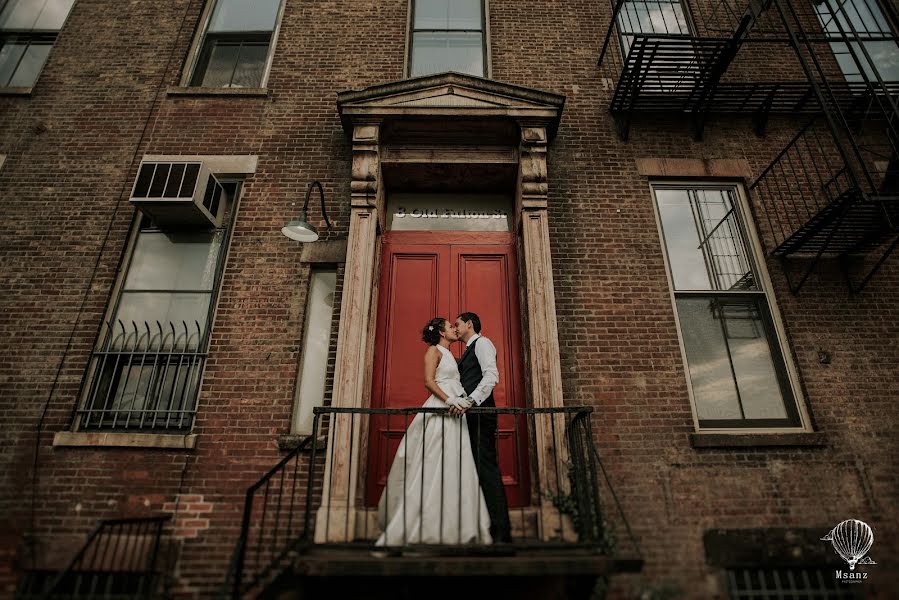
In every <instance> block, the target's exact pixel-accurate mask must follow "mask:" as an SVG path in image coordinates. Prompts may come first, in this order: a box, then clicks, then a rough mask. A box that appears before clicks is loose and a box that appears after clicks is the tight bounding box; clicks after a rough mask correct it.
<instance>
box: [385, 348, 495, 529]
mask: <svg viewBox="0 0 899 600" xmlns="http://www.w3.org/2000/svg"><path fill="white" fill-rule="evenodd" d="M437 348H438V349H439V350H440V352H441V353H442V356H441V357H440V362H439V363H438V364H437V375H436V377H435V380H436V383H437V385H438V386H440V389H441V390H443V391H444V392H445V393H446V394H447V395H448V396H449V397H450V398H453V397H456V396H459V395H461V394H463V393H464V391H465V390H464V389H463V388H462V382H461V381H460V380H459V368H458V367H457V366H456V359H455V358H454V357H453V354H452V353H451V352H450V351H449V350H447V349H446V348H444V347H443V346H441V345H439V344H438V345H437ZM422 406H423V408H446V404H445V403H444V402H443V401H441V400H440V399H439V398H437V397H436V396H434V395H433V394H432V395H431V396H430V397H428V399H427V401H425V403H424V404H423V405H422ZM378 525H379V526H380V528H381V531H382V532H383V533H382V534H381V536H380V537H379V538H378V540H377V541H376V542H375V545H376V546H403V545H406V544H468V543H481V544H489V543H491V542H492V540H491V537H490V531H489V529H490V514H489V513H488V512H487V503H486V502H485V501H484V494H483V492H481V486H480V484H479V483H478V472H477V469H476V468H475V464H474V456H473V455H472V453H471V441H470V440H469V437H468V423H467V420H466V417H465V416H464V415H463V416H462V417H461V418H458V417H453V416H452V415H449V414H448V413H418V414H416V415H415V418H414V419H413V420H412V422H411V423H410V424H409V427H408V429H406V434H405V435H404V436H403V439H402V440H400V445H399V448H398V449H397V452H396V457H395V458H394V459H393V465H391V467H390V473H389V474H388V475H387V486H386V487H385V488H384V492H383V493H382V494H381V500H380V502H379V503H378Z"/></svg>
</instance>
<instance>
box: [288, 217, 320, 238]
mask: <svg viewBox="0 0 899 600" xmlns="http://www.w3.org/2000/svg"><path fill="white" fill-rule="evenodd" d="M281 233H283V234H284V235H286V236H287V237H289V238H290V239H292V240H296V241H298V242H314V241H315V240H317V239H318V229H316V228H315V227H314V226H313V225H310V224H309V223H307V222H306V221H300V220H298V221H291V222H290V223H288V224H287V225H285V226H284V227H282V228H281Z"/></svg>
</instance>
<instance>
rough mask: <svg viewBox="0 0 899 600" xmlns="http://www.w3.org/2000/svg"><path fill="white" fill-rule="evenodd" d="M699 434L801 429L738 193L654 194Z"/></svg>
mask: <svg viewBox="0 0 899 600" xmlns="http://www.w3.org/2000/svg"><path fill="white" fill-rule="evenodd" d="M653 193H654V197H655V204H656V209H657V211H658V218H659V223H660V226H661V234H662V241H663V244H664V250H665V255H666V264H667V269H668V274H669V277H670V282H671V291H672V295H673V297H674V305H675V309H676V313H677V320H678V324H679V332H680V337H681V343H682V345H683V350H684V354H685V359H686V363H687V373H688V383H689V386H690V391H691V397H692V399H693V404H694V409H695V412H696V417H697V421H698V423H699V427H700V428H712V429H717V428H793V427H800V426H801V419H800V416H799V410H798V405H797V402H798V400H797V393H796V392H795V391H794V386H793V383H792V377H791V374H790V370H789V368H788V364H787V360H788V357H787V354H786V343H785V341H784V340H782V339H781V338H782V336H781V334H780V328H779V327H778V324H777V323H776V321H775V319H776V318H777V316H776V305H775V303H774V301H773V299H772V298H771V296H770V293H769V291H768V284H767V275H766V274H765V272H764V263H763V261H762V260H761V255H760V252H759V251H758V248H757V246H756V245H755V244H756V242H755V241H754V239H755V238H754V237H753V236H752V235H750V229H749V222H748V221H747V218H746V216H745V214H744V210H743V208H742V206H743V204H742V202H741V197H740V195H739V191H738V190H737V189H736V188H734V187H723V186H722V187H718V186H703V187H700V186H697V187H681V186H668V185H664V186H663V185H656V186H653Z"/></svg>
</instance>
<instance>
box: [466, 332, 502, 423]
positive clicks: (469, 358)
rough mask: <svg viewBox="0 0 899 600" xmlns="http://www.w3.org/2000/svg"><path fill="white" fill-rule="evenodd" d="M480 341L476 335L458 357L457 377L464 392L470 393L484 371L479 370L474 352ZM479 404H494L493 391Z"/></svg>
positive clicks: (479, 381)
mask: <svg viewBox="0 0 899 600" xmlns="http://www.w3.org/2000/svg"><path fill="white" fill-rule="evenodd" d="M479 341H481V338H480V337H478V338H477V339H476V340H475V341H473V342H472V343H471V345H470V346H469V347H468V348H466V349H465V353H464V354H463V355H462V358H460V359H459V377H460V378H461V379H462V387H463V388H465V393H466V394H469V395H470V394H471V393H472V392H473V391H475V389H476V388H477V387H478V384H479V383H481V379H482V378H483V377H484V373H483V372H482V371H481V363H479V362H478V355H477V354H475V353H474V347H475V346H476V345H477V344H478V342H479ZM481 406H496V403H495V402H493V392H492V391H491V392H490V395H489V396H487V399H486V400H484V402H482V403H481Z"/></svg>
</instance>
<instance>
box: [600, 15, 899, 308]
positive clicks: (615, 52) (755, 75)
mask: <svg viewBox="0 0 899 600" xmlns="http://www.w3.org/2000/svg"><path fill="white" fill-rule="evenodd" d="M894 11H895V8H892V6H891V5H888V4H887V3H884V2H880V1H879V0H708V1H707V2H693V3H691V2H688V0H614V2H613V6H612V18H611V22H610V23H609V27H608V29H607V31H606V33H605V37H604V40H603V45H602V50H601V53H600V59H599V63H600V66H601V68H602V71H603V75H604V76H606V77H608V78H609V79H610V80H611V81H612V83H613V89H612V93H611V101H610V103H609V112H610V113H611V114H612V116H613V118H614V119H615V123H616V126H617V130H618V134H619V136H620V137H621V138H622V139H623V140H626V139H627V138H628V136H629V134H630V130H631V127H632V126H633V125H634V124H635V123H636V120H637V119H638V117H640V116H653V117H658V116H662V117H664V116H668V117H671V116H682V117H686V118H687V120H688V121H689V122H690V124H691V127H692V130H693V134H694V136H695V137H696V138H697V139H699V138H701V137H702V135H703V131H704V128H705V125H706V121H707V119H708V117H709V115H711V114H727V115H734V116H745V117H751V120H752V124H753V126H754V129H755V132H756V133H757V134H758V135H762V134H764V132H765V127H766V125H767V123H768V121H769V119H770V118H771V117H773V116H787V117H789V116H793V117H799V118H800V119H801V122H802V125H801V126H800V127H799V129H798V132H797V133H796V135H795V136H793V138H792V139H791V140H790V141H789V142H788V143H787V144H786V146H785V147H783V148H782V149H781V150H780V152H779V153H778V154H777V155H776V156H775V157H774V159H773V160H772V161H771V163H770V164H769V165H768V166H767V167H765V168H764V169H762V170H761V172H760V174H759V176H758V177H757V178H756V179H755V180H754V181H753V182H752V183H751V184H750V185H749V192H750V195H751V199H752V202H751V205H752V209H753V212H754V216H755V219H756V222H757V225H758V227H759V229H760V233H761V236H762V239H763V242H764V245H765V249H766V251H767V253H768V255H769V256H772V257H776V258H778V259H780V260H781V261H783V262H784V263H785V264H784V273H785V274H786V276H787V280H788V283H789V286H790V289H791V291H793V293H798V292H799V291H800V289H801V288H802V287H803V285H804V284H805V283H806V282H807V280H808V278H809V276H810V275H811V273H812V272H813V271H814V270H815V268H816V266H818V264H819V263H820V261H821V259H822V258H824V257H825V256H827V257H834V258H838V259H840V264H841V266H842V270H843V273H844V275H845V278H846V281H847V284H848V286H849V289H850V290H851V291H852V292H859V291H861V290H862V289H863V288H864V286H865V285H866V284H867V283H868V282H869V281H870V279H871V277H872V276H873V275H874V274H875V272H876V271H877V270H878V269H879V268H880V266H881V265H882V264H883V263H884V261H885V260H886V259H887V258H888V257H889V255H890V254H891V253H892V252H893V251H894V250H895V248H896V245H897V242H899V158H897V157H899V37H897V34H896V31H897V28H899V23H897V21H896V19H897V15H896V14H895V13H894ZM790 258H796V259H800V260H798V261H795V262H798V263H800V267H799V273H798V274H794V275H791V271H793V268H791V267H790V266H789V265H787V264H786V261H787V259H790Z"/></svg>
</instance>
